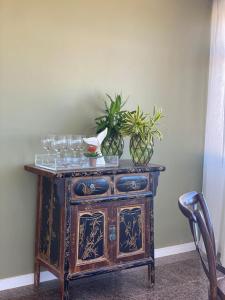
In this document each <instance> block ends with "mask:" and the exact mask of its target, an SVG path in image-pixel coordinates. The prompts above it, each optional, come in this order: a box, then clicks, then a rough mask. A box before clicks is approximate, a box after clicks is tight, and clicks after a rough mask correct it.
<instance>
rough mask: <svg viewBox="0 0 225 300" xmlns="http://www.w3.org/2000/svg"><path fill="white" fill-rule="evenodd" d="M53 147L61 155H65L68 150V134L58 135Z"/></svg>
mask: <svg viewBox="0 0 225 300" xmlns="http://www.w3.org/2000/svg"><path fill="white" fill-rule="evenodd" d="M53 149H54V150H55V151H56V152H57V153H59V155H60V156H63V155H65V153H66V151H67V150H68V139H67V137H66V135H57V136H55V138H54V141H53Z"/></svg>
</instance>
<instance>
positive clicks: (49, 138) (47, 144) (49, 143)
mask: <svg viewBox="0 0 225 300" xmlns="http://www.w3.org/2000/svg"><path fill="white" fill-rule="evenodd" d="M54 139H55V135H51V134H49V135H46V136H44V137H42V138H41V145H42V147H43V148H44V149H45V150H46V151H47V153H48V154H50V152H51V151H52V150H53V143H54Z"/></svg>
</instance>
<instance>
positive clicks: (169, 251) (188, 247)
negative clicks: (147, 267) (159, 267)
mask: <svg viewBox="0 0 225 300" xmlns="http://www.w3.org/2000/svg"><path fill="white" fill-rule="evenodd" d="M194 250H195V244H194V243H193V242H192V243H186V244H180V245H175V246H169V247H164V248H159V249H155V257H156V258H159V257H164V256H169V255H175V254H180V253H185V252H190V251H194Z"/></svg>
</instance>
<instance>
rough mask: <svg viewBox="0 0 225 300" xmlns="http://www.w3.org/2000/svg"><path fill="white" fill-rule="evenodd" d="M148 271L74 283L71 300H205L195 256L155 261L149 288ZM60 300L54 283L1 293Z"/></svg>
mask: <svg viewBox="0 0 225 300" xmlns="http://www.w3.org/2000/svg"><path fill="white" fill-rule="evenodd" d="M147 283H148V281H147V267H140V268H135V269H131V270H126V271H122V272H117V273H113V274H107V275H101V276H97V277H92V278H87V279H83V280H79V281H74V282H73V283H72V285H71V289H70V295H71V300H75V299H76V300H89V299H90V300H94V299H99V300H106V299H110V300H112V299H113V300H114V299H115V300H119V299H122V300H126V299H129V300H138V299H140V300H175V299H177V300H207V280H206V278H205V275H204V273H203V270H202V268H201V264H200V261H199V259H198V257H197V255H196V253H195V252H190V253H187V254H181V255H174V256H170V257H166V258H161V259H158V260H157V266H156V284H155V287H154V288H152V289H150V288H148V284H147ZM37 299H40V300H61V298H60V294H59V286H58V283H57V281H55V280H54V281H51V282H46V283H42V284H41V286H40V288H39V290H35V289H34V288H33V286H27V287H23V288H18V289H13V290H8V291H3V292H0V300H37Z"/></svg>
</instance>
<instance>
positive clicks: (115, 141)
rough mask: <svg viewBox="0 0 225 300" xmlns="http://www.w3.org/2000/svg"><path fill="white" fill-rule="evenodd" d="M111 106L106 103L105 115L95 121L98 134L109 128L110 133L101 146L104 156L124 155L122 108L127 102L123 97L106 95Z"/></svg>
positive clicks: (123, 113)
mask: <svg viewBox="0 0 225 300" xmlns="http://www.w3.org/2000/svg"><path fill="white" fill-rule="evenodd" d="M106 96H107V98H108V100H109V101H110V105H108V103H107V101H105V111H104V112H105V114H104V115H103V116H100V117H98V118H96V119H95V121H96V131H97V133H99V132H101V131H102V130H104V129H105V128H106V127H107V128H108V133H107V136H106V138H105V140H104V141H103V143H102V145H101V151H102V154H103V155H118V156H119V157H121V155H122V154H123V147H124V141H123V136H122V128H123V125H124V115H125V111H122V108H123V106H124V104H125V102H123V101H122V95H121V94H117V95H115V98H114V99H112V97H111V96H110V95H108V94H106Z"/></svg>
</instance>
